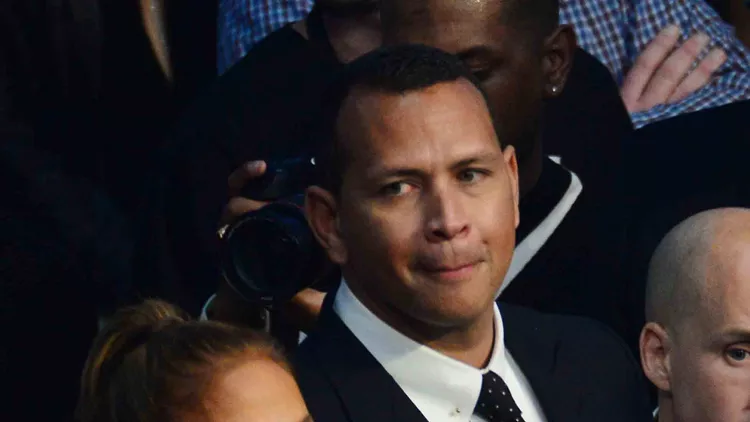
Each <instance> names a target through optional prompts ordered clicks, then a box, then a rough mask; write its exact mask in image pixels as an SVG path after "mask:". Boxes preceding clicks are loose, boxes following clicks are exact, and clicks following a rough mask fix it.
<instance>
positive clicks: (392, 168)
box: [335, 80, 518, 328]
mask: <svg viewBox="0 0 750 422" xmlns="http://www.w3.org/2000/svg"><path fill="white" fill-rule="evenodd" d="M338 131H339V137H340V139H341V142H342V145H343V146H344V149H345V150H346V157H347V159H348V161H347V165H346V170H345V171H344V174H343V183H342V187H341V191H340V195H339V200H338V201H337V202H338V206H337V207H338V216H337V221H336V226H337V228H338V231H339V236H340V239H341V243H342V245H343V247H342V250H343V251H344V252H343V253H341V254H339V255H338V256H337V257H336V258H335V260H338V261H339V262H338V263H339V264H341V265H342V268H343V272H344V276H345V277H346V279H347V280H350V285H351V287H352V290H353V291H355V293H358V297H360V298H361V299H362V300H363V302H365V304H366V305H368V306H369V307H370V308H371V309H372V308H375V310H376V312H377V311H380V313H381V315H384V314H390V315H394V314H396V315H399V317H397V318H402V319H404V317H405V320H409V321H416V322H417V323H421V324H426V325H428V326H431V327H444V328H453V327H457V326H459V325H461V324H466V323H471V322H472V321H474V320H475V319H476V318H479V317H480V316H481V315H483V312H487V311H488V310H489V311H490V312H491V309H492V308H491V305H492V302H493V298H494V294H495V292H496V291H497V289H498V288H499V287H500V283H502V280H503V277H504V275H505V272H506V271H507V268H508V266H509V264H510V260H511V256H512V252H513V247H514V240H515V228H516V225H517V223H518V210H517V202H518V191H517V169H516V163H515V156H514V153H513V149H512V148H507V149H506V151H503V150H502V149H501V147H500V145H499V143H498V140H497V137H496V135H495V132H494V129H493V126H492V122H491V119H490V116H489V113H488V111H487V108H486V105H485V103H484V100H483V98H482V96H481V94H480V93H479V91H478V90H477V89H476V88H475V87H474V86H473V85H471V84H470V83H469V82H467V81H465V80H459V81H455V82H446V83H441V84H438V85H435V86H433V87H430V88H427V89H425V90H420V91H414V92H410V93H407V94H404V95H393V94H383V93H377V92H366V91H363V90H355V91H354V92H353V93H352V94H350V97H349V98H348V99H347V101H346V102H345V104H344V106H343V108H342V111H341V114H340V116H339V128H338ZM386 319H387V318H386ZM389 322H391V321H389Z"/></svg>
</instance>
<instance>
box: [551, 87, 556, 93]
mask: <svg viewBox="0 0 750 422" xmlns="http://www.w3.org/2000/svg"><path fill="white" fill-rule="evenodd" d="M552 93H553V94H557V86H553V87H552Z"/></svg>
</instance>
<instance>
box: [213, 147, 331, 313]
mask: <svg viewBox="0 0 750 422" xmlns="http://www.w3.org/2000/svg"><path fill="white" fill-rule="evenodd" d="M315 179H316V169H315V160H314V158H308V157H302V158H294V159H289V160H283V161H270V162H268V161H267V162H266V172H265V173H264V175H263V176H262V177H260V178H258V179H255V180H252V181H251V182H249V183H248V184H247V185H246V186H245V188H244V189H243V191H242V194H243V196H245V197H247V198H252V199H255V200H259V201H272V202H271V203H270V204H268V205H266V206H265V207H263V208H261V209H259V210H257V211H253V212H249V213H247V214H245V215H243V216H242V217H240V218H239V219H238V220H237V221H235V222H234V223H233V224H231V225H230V226H229V227H227V228H226V230H225V231H224V233H223V235H222V236H221V237H222V249H223V251H222V262H221V270H222V276H223V277H224V279H225V280H226V282H227V283H228V284H229V285H230V286H231V287H232V288H233V289H234V290H235V291H236V292H237V293H238V294H239V295H240V296H242V297H243V298H244V299H245V300H247V301H249V302H253V303H259V304H261V305H263V306H265V307H267V308H269V309H272V308H274V307H277V306H279V305H281V304H283V303H285V302H287V301H288V300H289V299H291V298H292V297H293V296H294V295H296V294H297V293H298V292H300V291H302V290H304V289H305V288H308V287H312V286H313V285H316V286H317V285H318V284H319V283H321V282H322V280H323V279H324V278H325V277H326V275H327V274H329V273H330V271H329V270H330V269H331V267H332V266H333V265H332V264H331V263H330V261H328V259H327V256H326V254H325V251H324V250H323V248H322V247H320V245H319V244H318V242H317V240H316V239H315V237H314V236H313V233H312V231H311V230H310V227H309V226H308V224H307V220H306V219H305V215H304V211H303V203H304V194H303V192H304V190H305V189H306V188H307V187H308V186H309V185H311V184H313V183H314V181H315Z"/></svg>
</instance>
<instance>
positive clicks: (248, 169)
mask: <svg viewBox="0 0 750 422" xmlns="http://www.w3.org/2000/svg"><path fill="white" fill-rule="evenodd" d="M266 167H267V166H266V162H265V161H261V160H259V161H248V162H247V163H245V164H243V165H241V166H240V167H238V168H237V169H235V170H234V171H233V172H232V174H230V175H229V178H228V179H227V185H228V186H229V196H230V197H234V196H240V194H241V192H242V188H243V187H245V184H246V183H247V182H248V181H250V180H253V179H255V178H258V177H260V176H263V173H265V171H266Z"/></svg>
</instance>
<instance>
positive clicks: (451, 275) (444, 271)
mask: <svg viewBox="0 0 750 422" xmlns="http://www.w3.org/2000/svg"><path fill="white" fill-rule="evenodd" d="M479 263H480V261H472V262H468V263H462V264H450V265H435V266H427V267H425V268H424V269H425V271H426V272H427V273H429V274H430V275H432V276H433V277H437V278H439V279H442V280H449V281H459V280H463V279H465V278H468V277H470V276H471V275H472V274H473V273H474V271H475V270H476V268H477V267H478V265H479Z"/></svg>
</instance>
